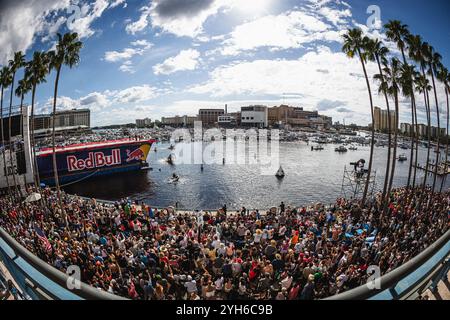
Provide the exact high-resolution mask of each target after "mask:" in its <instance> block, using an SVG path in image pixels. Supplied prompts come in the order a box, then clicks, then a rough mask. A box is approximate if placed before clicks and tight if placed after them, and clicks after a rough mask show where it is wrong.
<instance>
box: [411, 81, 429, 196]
mask: <svg viewBox="0 0 450 320" xmlns="http://www.w3.org/2000/svg"><path fill="white" fill-rule="evenodd" d="M415 83H416V90H417V91H418V92H419V93H420V94H423V100H424V103H425V112H426V115H427V136H428V148H427V162H426V166H425V175H424V178H423V184H422V189H424V190H425V187H426V185H427V176H428V168H429V165H430V150H431V130H430V126H431V117H430V107H429V97H428V93H429V92H430V91H431V86H430V81H429V80H428V79H427V77H426V76H425V75H423V74H421V75H419V76H417V77H416V79H415Z"/></svg>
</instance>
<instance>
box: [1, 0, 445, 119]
mask: <svg viewBox="0 0 450 320" xmlns="http://www.w3.org/2000/svg"><path fill="white" fill-rule="evenodd" d="M370 5H377V6H379V8H380V10H381V11H380V13H381V22H382V23H383V24H384V23H386V22H388V20H390V19H398V20H401V21H402V22H403V23H405V24H407V25H409V28H410V31H411V32H412V33H414V34H420V35H421V36H422V37H423V39H424V40H425V41H427V42H429V43H430V44H431V45H432V46H434V48H435V49H436V51H438V52H439V53H441V55H442V56H443V63H444V65H446V66H447V67H450V24H449V23H448V12H449V11H450V3H449V2H448V1H446V0H442V1H439V0H429V1H426V2H425V1H420V0H398V1H389V0H378V1H372V0H371V1H365V0H349V1H341V0H333V1H331V0H246V1H242V0H191V1H183V0H152V1H150V0H91V1H87V0H2V1H1V2H0V65H3V64H4V63H7V61H8V59H9V58H11V55H12V53H13V52H14V51H17V50H23V51H24V52H25V53H26V55H27V59H30V58H31V56H32V53H33V51H36V50H45V51H46V50H49V49H50V48H52V47H53V46H54V44H55V38H56V32H60V33H64V32H67V31H69V28H70V29H71V30H72V31H76V32H78V33H79V34H80V37H81V38H82V41H83V43H84V47H83V49H82V51H81V62H80V64H79V66H78V67H76V68H74V69H72V70H69V69H67V68H64V69H63V72H62V75H61V80H60V89H59V90H60V91H59V94H60V96H59V102H58V109H59V110H64V109H72V108H89V109H91V111H92V125H93V126H99V125H110V124H120V123H130V122H134V121H135V119H138V118H146V117H149V118H151V119H160V118H161V117H164V116H166V117H167V116H174V115H184V114H187V115H195V114H197V111H198V109H200V108H223V107H224V105H225V104H228V110H229V111H230V112H233V111H237V110H239V109H240V107H241V106H244V105H250V104H264V105H267V106H269V107H271V106H275V105H280V104H282V103H284V104H289V105H293V106H299V107H303V108H305V109H306V110H318V111H319V112H320V113H321V114H324V115H328V116H331V117H333V121H340V122H341V123H342V121H343V119H344V118H345V119H346V120H345V122H346V123H356V124H358V125H367V124H368V123H369V122H370V109H369V106H368V102H367V101H368V99H367V90H366V85H365V82H364V79H363V75H362V70H361V67H360V64H359V61H358V60H357V59H348V58H347V57H345V55H344V54H343V53H341V51H340V48H341V46H342V40H341V35H342V33H344V32H345V31H346V30H347V29H348V28H352V27H355V26H357V27H361V28H362V29H363V30H364V31H366V32H368V33H369V34H370V35H379V36H380V38H381V39H384V34H379V33H378V31H377V30H370V31H368V28H367V26H366V21H367V19H368V18H369V16H370V14H368V13H367V8H368V7H369V6H370ZM77 8H78V9H77ZM388 46H389V47H390V48H393V46H392V45H390V44H389V45H388ZM368 71H369V74H370V76H371V77H372V76H373V75H374V74H375V73H377V68H376V67H375V65H374V64H372V63H371V64H369V65H368ZM21 77H22V71H21V72H20V73H19V74H18V76H17V79H20V78H21ZM53 80H54V74H53V73H52V74H51V75H49V76H48V79H47V83H46V84H44V85H42V86H40V87H39V88H38V91H37V102H38V105H37V110H38V112H48V111H49V108H50V99H51V97H52V93H53ZM373 85H374V86H373V91H374V92H375V94H374V95H375V97H374V98H375V101H374V102H375V105H377V106H379V107H381V108H382V109H384V108H385V105H384V103H383V98H382V97H381V96H379V95H377V94H376V91H377V86H376V85H375V83H374V84H373ZM438 92H439V99H440V102H441V108H442V109H443V110H444V109H445V94H444V90H443V88H442V87H441V86H439V91H438ZM6 94H7V92H5V96H6ZM15 99H16V100H15V104H18V103H19V99H17V98H15ZM30 100H31V98H30V97H26V99H25V102H27V103H29V102H30ZM418 104H419V110H420V113H419V122H422V123H425V122H426V119H425V114H424V108H423V106H422V105H423V101H422V98H421V97H419V98H418ZM400 107H401V115H400V122H409V121H410V119H409V118H410V115H409V103H408V101H407V100H406V99H402V104H401V106H400ZM432 108H433V109H434V102H433V103H432ZM432 117H433V124H435V113H434V112H433V113H432ZM445 118H446V114H445V112H444V113H443V114H442V119H445Z"/></svg>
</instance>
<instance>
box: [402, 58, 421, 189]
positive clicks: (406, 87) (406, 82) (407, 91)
mask: <svg viewBox="0 0 450 320" xmlns="http://www.w3.org/2000/svg"><path fill="white" fill-rule="evenodd" d="M417 76H418V72H417V71H416V68H415V66H414V65H410V64H403V65H402V67H401V83H400V84H401V88H402V92H403V95H404V96H405V97H407V98H410V99H411V102H412V105H411V110H412V112H411V115H412V124H411V156H410V157H411V162H410V167H409V175H410V174H411V172H412V167H414V171H413V178H412V187H413V188H415V186H416V174H417V159H418V158H417V157H418V150H419V149H418V146H419V136H418V132H419V130H418V129H419V128H418V124H417V111H416V109H417V108H416V98H415V95H414V92H415V91H414V85H412V86H411V79H415V78H416V77H417ZM414 145H415V147H414ZM414 151H415V153H414ZM414 158H415V161H414V165H413V159H414ZM408 180H409V179H408ZM408 185H409V183H408Z"/></svg>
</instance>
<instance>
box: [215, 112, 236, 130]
mask: <svg viewBox="0 0 450 320" xmlns="http://www.w3.org/2000/svg"><path fill="white" fill-rule="evenodd" d="M217 123H218V125H219V127H235V126H236V118H235V117H234V116H232V115H230V114H224V115H222V116H219V117H218V121H217Z"/></svg>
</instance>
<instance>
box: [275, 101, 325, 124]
mask: <svg viewBox="0 0 450 320" xmlns="http://www.w3.org/2000/svg"><path fill="white" fill-rule="evenodd" d="M268 121H269V125H272V126H273V125H289V126H292V127H310V128H315V129H321V128H330V127H331V126H332V124H333V120H332V118H331V117H327V116H324V115H320V114H319V113H318V111H308V110H304V109H303V108H301V107H291V106H287V105H281V106H275V107H272V108H269V109H268Z"/></svg>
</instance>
